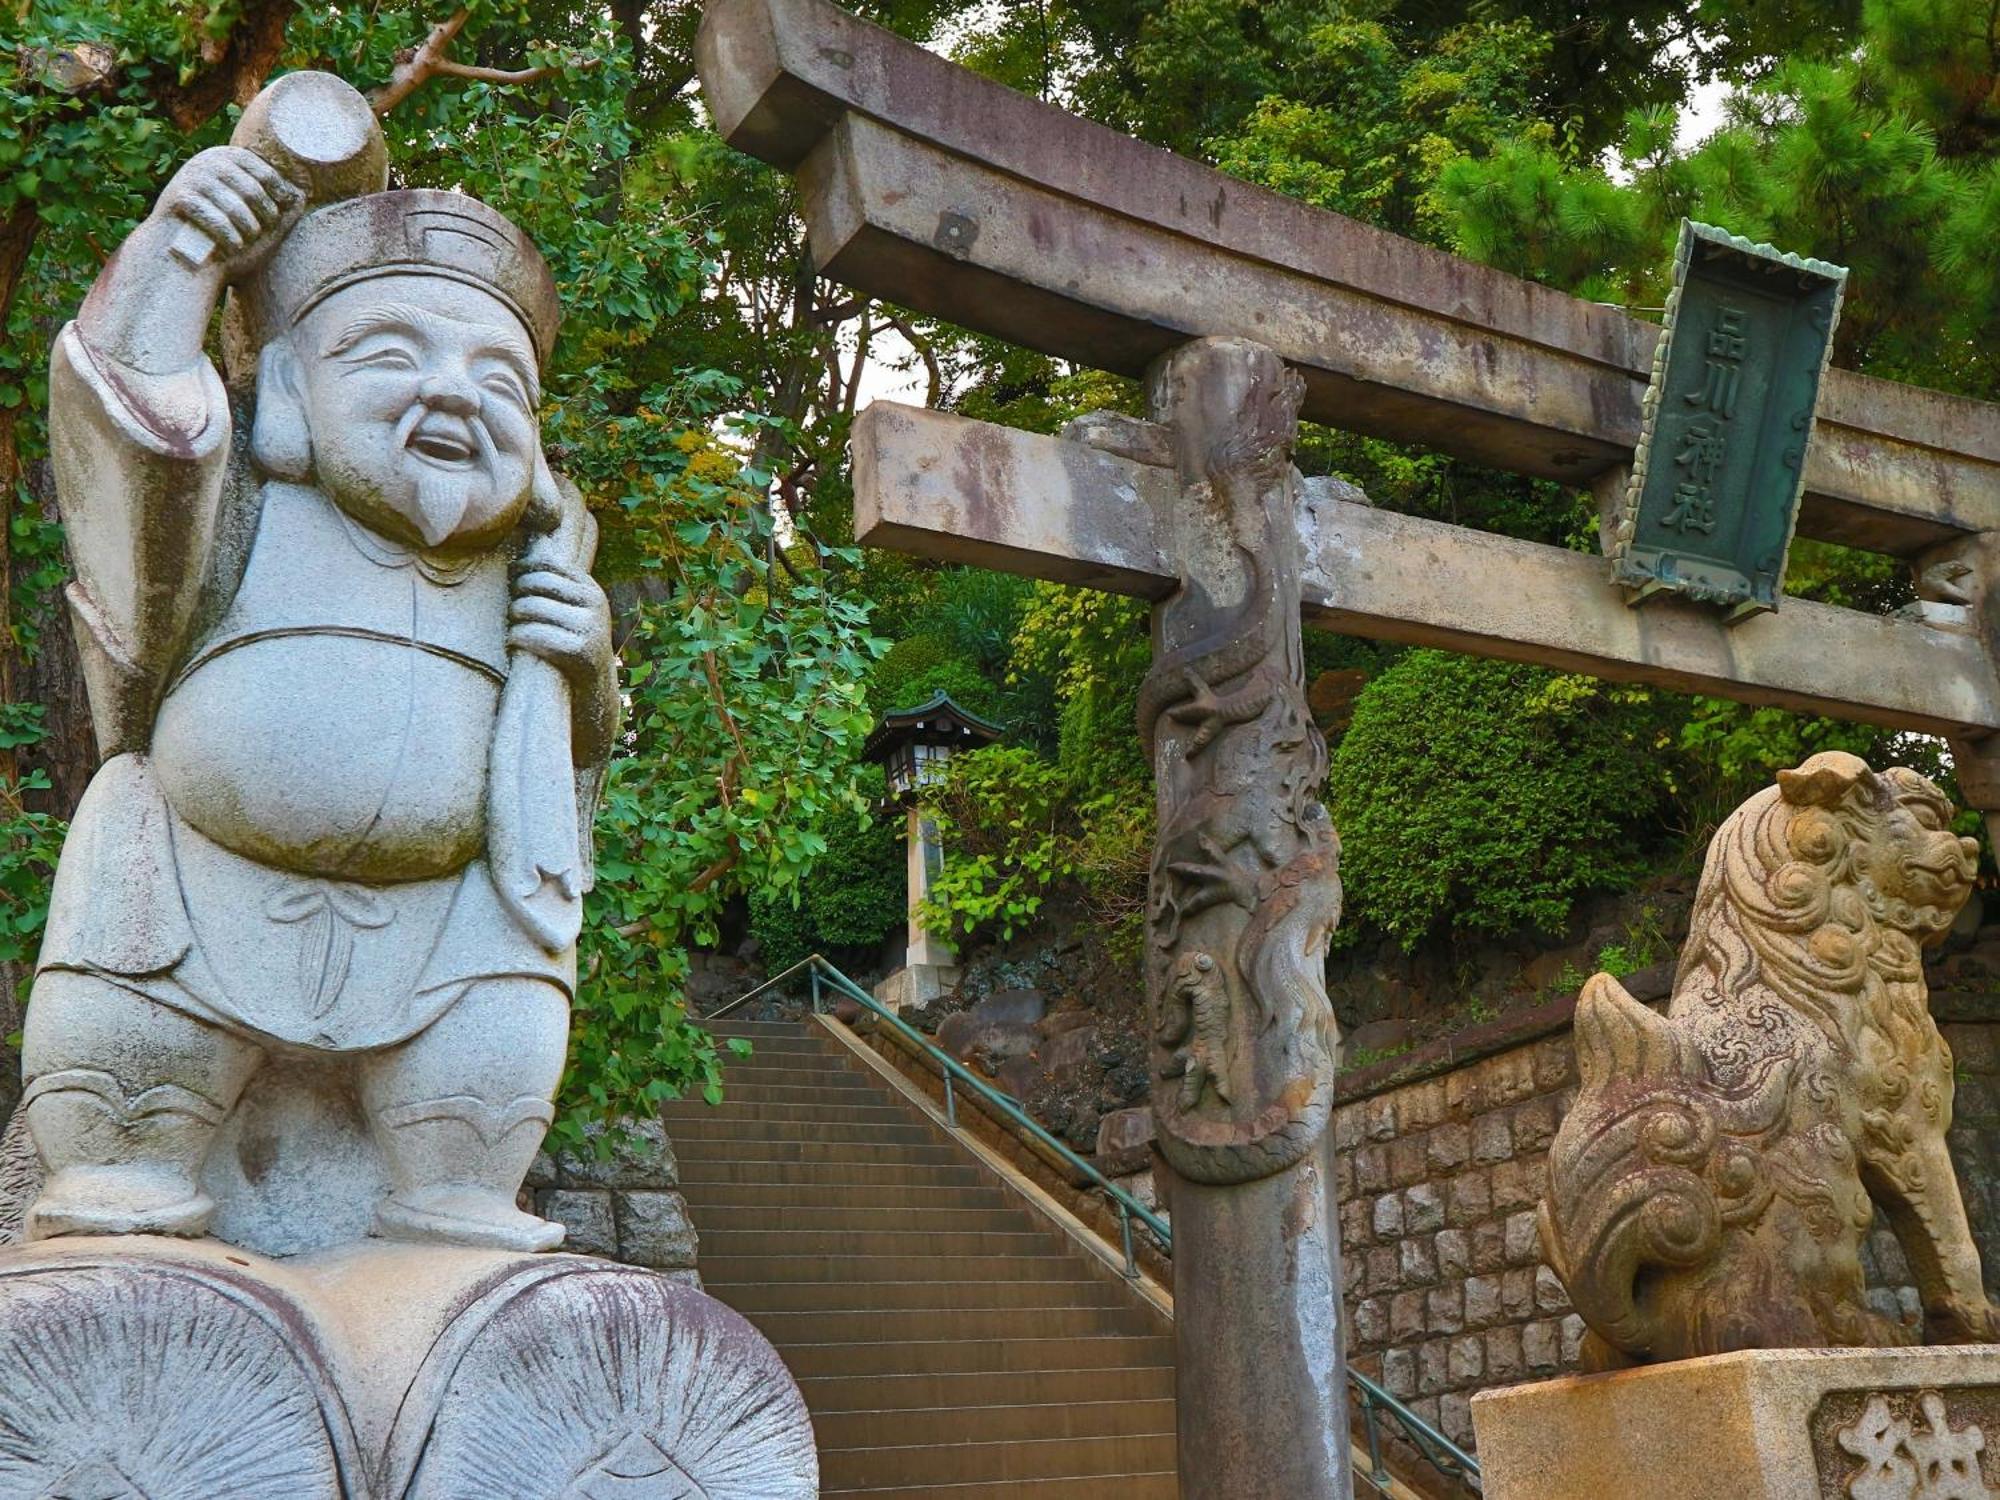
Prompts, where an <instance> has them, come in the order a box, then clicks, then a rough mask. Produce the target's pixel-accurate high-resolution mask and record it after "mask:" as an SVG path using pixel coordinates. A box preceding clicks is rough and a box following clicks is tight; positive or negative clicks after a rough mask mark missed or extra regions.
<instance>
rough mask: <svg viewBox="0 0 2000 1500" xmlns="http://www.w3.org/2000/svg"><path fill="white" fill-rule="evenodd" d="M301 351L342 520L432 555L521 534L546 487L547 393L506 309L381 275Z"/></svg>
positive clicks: (302, 391) (298, 366) (330, 311)
mask: <svg viewBox="0 0 2000 1500" xmlns="http://www.w3.org/2000/svg"><path fill="white" fill-rule="evenodd" d="M290 343H291V348H292V351H293V353H294V355H295V356H296V363H295V365H294V367H293V373H292V378H293V379H294V380H295V381H296V383H297V390H296V394H297V397H298V399H299V402H300V405H301V406H302V408H303V416H304V418H305V422H306V426H307V429H308V432H309V435H310V444H311V461H312V468H313V473H314V476H315V478H316V479H317V481H318V483H319V485H320V487H321V488H322V489H324V490H325V491H326V492H327V494H328V495H329V496H330V497H331V498H332V499H333V501H334V503H335V504H337V505H339V506H340V508H341V509H342V510H344V511H346V512H347V513H348V514H349V515H351V516H353V517H354V518H355V519H356V520H359V521H362V522H363V523H365V524H366V525H368V526H369V527H371V528H372V529H374V530H376V531H378V532H381V533H382V534H384V535H386V536H389V537H392V538H394V539H396V540H398V541H401V542H404V543H406V544H409V545H412V546H422V547H426V548H432V547H439V546H443V545H445V544H447V543H450V544H454V545H456V546H459V547H473V546H487V545H491V544H492V543H493V542H495V541H497V540H498V539H499V538H500V537H501V536H503V535H505V534H506V532H508V531H509V530H510V529H512V527H513V526H514V524H515V523H516V522H517V521H518V520H519V519H520V516H521V512H522V509H523V508H524V507H525V506H526V504H527V502H528V495H529V489H530V487H531V485H532V484H533V481H534V475H535V462H536V457H537V454H538V451H539V447H540V443H541V427H540V422H539V419H538V416H537V413H538V411H539V409H540V405H541V386H540V381H539V379H538V377H537V370H536V360H535V353H534V345H533V344H532V343H531V342H530V340H529V338H528V335H527V332H526V331H525V330H524V329H523V328H522V326H521V323H520V321H519V319H517V318H516V317H515V316H514V314H513V313H512V312H511V311H510V310H509V309H508V308H507V306H506V304H504V303H502V302H501V301H500V300H499V299H498V298H496V297H493V296H491V295H490V294H488V293H486V292H483V291H480V290H479V289H478V288H476V287H472V286H468V285H466V284H464V283H462V282H458V281H452V280H449V279H447V278H445V277H431V276H418V275H397V276H385V277H379V278H376V279H374V280H370V281H364V282H360V283H358V284H357V285H354V286H350V287H346V288H343V289H342V290H341V291H338V292H336V293H334V294H333V295H332V296H330V297H328V298H327V299H326V300H325V301H324V302H322V303H320V304H319V305H318V306H317V307H315V308H314V309H313V310H312V311H311V312H310V313H309V314H307V316H306V317H305V318H303V319H301V320H300V322H299V324H298V326H297V327H295V328H294V329H293V330H292V333H291V335H290ZM267 378H268V371H267ZM259 399H260V401H261V400H263V399H267V396H266V395H265V394H260V398H259Z"/></svg>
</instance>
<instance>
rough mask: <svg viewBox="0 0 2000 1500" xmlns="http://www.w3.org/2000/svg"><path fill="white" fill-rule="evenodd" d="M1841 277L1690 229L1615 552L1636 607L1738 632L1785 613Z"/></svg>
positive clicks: (1837, 270) (1678, 255) (1678, 261)
mask: <svg viewBox="0 0 2000 1500" xmlns="http://www.w3.org/2000/svg"><path fill="white" fill-rule="evenodd" d="M1846 282H1847V271H1846V269H1845V268H1844V267H1841V266H1833V265H1828V264H1827V263H1826V262H1825V261H1819V260H1809V259H1806V258H1804V257H1801V256H1796V255H1786V254H1782V253H1780V252H1779V251H1777V250H1774V249H1772V248H1771V247H1770V246H1769V245H1755V244H1752V243H1751V242H1750V241H1748V240H1745V239H1741V238H1739V237H1737V236H1735V235H1732V234H1730V233H1728V232H1727V231H1726V230H1722V229H1717V228H1715V227H1714V226H1712V225H1708V224H1696V223H1694V222H1692V221H1691V220H1686V219H1684V220H1682V221H1681V236H1680V244H1679V248H1678V249H1677V250H1676V252H1675V256H1674V286H1673V290H1672V291H1671V292H1670V293H1669V294H1668V297H1667V307H1666V323H1665V326H1664V327H1663V328H1662V330H1661V333H1660V341H1659V345H1658V348H1657V349H1656V351H1655V352H1654V356H1653V373H1652V380H1651V383H1650V384H1649V385H1648V386H1647V388H1646V400H1645V407H1644V425H1643V428H1642V430H1641V433H1640V438H1639V445H1638V448H1637V450H1636V451H1635V452H1634V454H1633V458H1632V477H1631V481H1630V483H1629V485H1628V486H1627V489H1626V493H1625V504H1624V508H1623V511H1622V513H1621V514H1620V515H1619V517H1618V520H1617V523H1616V525H1615V526H1614V527H1613V530H1612V535H1611V538H1610V541H1609V545H1608V548H1607V550H1608V552H1609V555H1610V557H1611V565H1612V574H1613V576H1614V577H1615V578H1616V579H1617V581H1618V582H1619V583H1620V584H1621V585H1622V586H1624V588H1625V589H1626V590H1627V591H1628V594H1629V596H1630V599H1631V602H1633V603H1635V604H1636V603H1640V602H1642V601H1643V600H1645V599H1647V598H1649V597H1651V596H1653V595H1655V594H1658V593H1662V592H1668V593H1675V594H1680V595H1683V596H1685V597H1687V598H1691V599H1695V600H1698V601H1701V602H1704V603H1708V604H1714V605H1718V606H1721V607H1722V608H1723V609H1724V610H1726V611H1727V612H1728V615H1729V617H1730V618H1732V619H1738V618H1742V617H1744V616H1746V615H1750V614H1755V613H1758V612H1760V611H1764V610H1773V609H1776V608H1777V607H1778V595H1779V593H1780V591H1781V590H1782V588H1783V587H1784V577H1785V554H1786V552H1787V551H1788V549H1789V548H1790V546H1791V540H1792V528H1793V524H1794V521H1795V520H1796V518H1797V515H1798V509H1799V498H1800V496H1801V494H1802V493H1803V492H1804V488H1805V460H1806V445H1807V443H1808V442H1809V441H1810V439H1811V436H1812V425H1813V412H1814V408H1815V406H1816V405H1817V403H1818V399H1819V385H1820V377H1821V376H1822V375H1823V374H1824V373H1825V370H1826V366H1827V359H1828V356H1829V355H1830V353H1831V352H1832V348H1833V330H1834V326H1835V324H1836V323H1837V322H1838V321H1839V318H1840V302H1841V295H1842V292H1843V289H1844V288H1845V286H1846Z"/></svg>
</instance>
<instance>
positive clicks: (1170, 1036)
mask: <svg viewBox="0 0 2000 1500" xmlns="http://www.w3.org/2000/svg"><path fill="white" fill-rule="evenodd" d="M1153 389H1154V396H1153V409H1154V413H1155V417H1156V420H1158V421H1159V422H1160V423H1161V424H1162V428H1163V430H1164V434H1165V441H1166V442H1168V443H1170V444H1171V445H1172V449H1173V454H1174V463H1175V466H1176V468H1177V469H1178V471H1179V475H1180V480H1181V483H1180V487H1179V495H1178V500H1177V502H1176V504H1175V506H1174V511H1175V514H1174V515H1173V516H1172V517H1171V518H1165V519H1167V520H1168V522H1169V524H1168V525H1166V526H1165V527H1163V530H1164V532H1165V533H1166V535H1167V536H1168V537H1169V538H1170V540H1171V544H1172V546H1173V548H1174V551H1173V554H1172V555H1174V556H1175V557H1176V559H1177V560H1178V563H1179V567H1180V574H1181V576H1180V585H1179V587H1178V588H1177V589H1176V591H1175V592H1174V593H1173V595H1172V596H1171V597H1169V598H1168V599H1166V600H1165V601H1164V602H1162V603H1161V604H1160V605H1159V606H1157V608H1156V609H1155V610H1154V627H1153V635H1154V664H1153V668H1152V670H1151V672H1150V673H1148V675H1147V677H1146V679H1145V682H1144V683H1143V685H1142V687H1141V689H1140V693H1139V710H1138V719H1139V733H1140V736H1141V738H1142V740H1143V742H1144V743H1145V745H1146V747H1147V750H1148V753H1149V754H1150V755H1151V757H1152V759H1153V763H1154V769H1155V774H1156V780H1157V785H1158V795H1159V825H1160V826H1159V839H1158V843H1157V845H1156V846H1155V850H1154V856H1153V864H1152V871H1151V883H1150V890H1149V901H1148V912H1147V942H1146V969H1147V988H1148V992H1149V994H1150V995H1151V997H1152V1000H1153V1016H1154V1033H1153V1043H1154V1049H1153V1064H1154V1073H1155V1079H1156V1083H1155V1088H1154V1101H1153V1109H1154V1114H1155V1116H1156V1117H1157V1122H1158V1143H1159V1148H1160V1151H1161V1153H1162V1154H1163V1155H1164V1156H1165V1157H1166V1159H1167V1161H1168V1163H1169V1164H1170V1165H1171V1166H1172V1167H1173V1168H1174V1170H1175V1171H1176V1172H1178V1173H1179V1174H1180V1175H1181V1176H1182V1177H1184V1178H1186V1179H1188V1180H1190V1181H1194V1182H1203V1183H1231V1182H1249V1181H1254V1180H1256V1179H1258V1178H1261V1177H1266V1176H1270V1175H1272V1174H1274V1173H1277V1172H1280V1171H1283V1170H1284V1169H1285V1168H1287V1167H1289V1166H1291V1165H1293V1164H1294V1163H1296V1162H1298V1161H1299V1160H1301V1159H1302V1158H1303V1157H1304V1156H1305V1155H1306V1154H1307V1153H1308V1152H1309V1151H1310V1150H1311V1149H1312V1148H1313V1146H1314V1144H1315V1143H1316V1142H1317V1141H1318V1140H1319V1138H1320V1137H1321V1135H1322V1134H1323V1133H1324V1131H1325V1129H1326V1126H1327V1123H1328V1119H1329V1116H1330V1114H1331V1111H1332V1105H1333V1083H1334V1049H1335V1045H1336V1043H1337V1041H1338V1032H1337V1029H1336V1027H1335V1023H1334V1019H1333V1012H1332V1008H1331V1007H1330V1006H1329V1004H1328V1002H1327V996H1326V980H1325V957H1326V945H1327V939H1328V936H1329V934H1330V933H1331V932H1332V930H1333V928H1334V926H1335V924H1336V923H1338V921H1339V920H1340V904H1341V889H1340V876H1339V857H1340V841H1339V839H1338V838H1337V837H1336V835H1335V833H1334V829H1333V823H1332V820H1331V819H1330V818H1329V817H1328V815H1327V811H1326V808H1325V807H1324V806H1323V805H1322V803H1321V802H1320V800H1319V794H1320V788H1321V786H1322V785H1323V784H1324V782H1325V779H1326V743H1325V740H1324V739H1323V738H1322V737H1321V735H1320V733H1319V730H1318V728H1317V727H1316V726H1315V725H1314V723H1313V721H1312V716H1311V713H1310V712H1309V710H1308V708H1307V705H1306V696H1305V683H1304V660H1303V651H1302V647H1301V643H1300V638H1299V571H1300V550H1301V549H1300V544H1299V538H1298V527H1297V522H1296V513H1297V509H1298V505H1299V502H1300V479H1299V476H1298V472H1297V470H1296V469H1294V468H1293V467H1292V461H1291V454H1292V446H1293V443H1294V441H1295V439H1296V436H1297V431H1298V411H1299V403H1300V400H1301V398H1302V396H1303V393H1304V391H1303V384H1302V382H1301V381H1300V379H1299V377H1298V375H1297V374H1296V373H1295V372H1293V371H1291V370H1289V369H1287V368H1286V367H1285V365H1284V363H1283V362H1282V361H1281V360H1280V359H1279V358H1278V357H1277V356H1276V355H1275V354H1274V353H1272V352H1271V351H1270V350H1269V349H1266V348H1264V347H1263V346H1262V345H1258V344H1255V343H1251V342H1249V341H1247V340H1241V339H1201V340H1197V341H1195V342H1193V343H1191V344H1188V345H1185V346H1184V347H1182V348H1181V349H1179V350H1177V351H1175V352H1174V353H1173V354H1172V355H1170V356H1168V357H1167V358H1166V359H1165V360H1164V361H1162V363H1161V365H1160V367H1159V368H1158V369H1157V371H1156V372H1155V375H1154V382H1153Z"/></svg>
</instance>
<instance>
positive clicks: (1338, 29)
mask: <svg viewBox="0 0 2000 1500" xmlns="http://www.w3.org/2000/svg"><path fill="white" fill-rule="evenodd" d="M1549 50H1550V41H1549V38H1548V37H1546V36H1544V35H1542V34H1540V33H1538V32H1536V31H1534V30H1533V29H1532V28H1531V27H1529V26H1527V25H1526V24H1524V23H1522V22H1520V21H1503V20H1489V19H1484V18H1481V19H1478V20H1474V21H1472V22H1470V23H1469V24H1467V25H1464V26H1459V27H1454V28H1452V29H1451V30H1449V31H1446V32H1445V33H1443V34H1442V35H1441V36H1439V37H1437V38H1435V39H1434V40H1433V41H1432V42H1431V43H1430V44H1429V45H1427V46H1425V47H1423V48H1421V49H1418V48H1411V47H1409V46H1408V45H1407V44H1406V43H1399V40H1398V38H1397V37H1396V36H1395V35H1394V34H1392V32H1391V31H1390V29H1389V28H1388V27H1387V26H1385V25H1384V24H1383V23H1382V22H1380V21H1358V20H1353V19H1349V18H1347V17H1346V16H1341V17H1340V18H1339V19H1334V20H1329V21H1326V22H1324V23H1322V24H1319V25H1315V26H1313V27H1311V29H1310V30H1308V31H1307V32H1306V34H1305V36H1304V38H1303V41H1302V43H1301V50H1300V55H1299V56H1298V58H1297V59H1296V61H1295V64H1294V66H1295V69H1296V71H1297V73H1298V75H1299V76H1300V77H1301V78H1311V79H1312V80H1314V82H1313V85H1312V87H1311V88H1310V89H1309V90H1306V91H1304V93H1303V96H1302V97H1301V96H1295V95H1291V94H1275V93H1274V94H1267V95H1266V96H1265V97H1264V98H1263V99H1261V100H1259V101H1258V103H1257V104H1256V106H1255V107H1254V108H1253V109H1252V110H1251V111H1250V113H1249V114H1248V115H1247V116H1246V117H1245V118H1244V119H1243V121H1242V122H1241V123H1240V124H1238V125H1237V126H1236V128H1235V129H1234V130H1233V131H1231V132H1230V133H1228V134H1227V135H1224V136H1221V137H1219V138H1218V139H1216V140H1215V141H1213V142H1211V143H1210V147H1211V150H1212V151H1213V153H1214V155H1215V159H1216V164H1217V165H1218V166H1220V167H1221V168H1222V170H1223V171H1225V172H1230V173H1233V174H1234V175H1236V176H1238V177H1244V178H1247V179H1249V180H1250V181H1252V182H1257V183H1261V184H1263V185H1264V186H1266V187H1269V188H1273V189H1275V190H1277V191H1278V192H1281V193H1285V194H1288V195H1290V196H1291V197H1294V198H1302V199H1304V200H1305V201H1307V202H1309V203H1316V204H1318V205H1319V206H1320V207H1322V208H1331V209H1335V210H1337V211H1338V212H1340V213H1344V214H1350V215H1352V216H1354V217H1357V218H1361V219H1366V220H1367V221H1368V222H1370V223H1372V224H1379V225H1381V226H1382V227H1384V228H1387V229H1393V230H1395V231H1396V232H1398V233H1399V234H1409V235H1415V236H1416V237H1417V238H1419V239H1425V240H1433V241H1436V240H1441V239H1442V238H1443V237H1444V236H1445V235H1446V234H1447V233H1448V228H1449V226H1448V223H1447V222H1446V221H1445V220H1444V219H1443V218H1442V217H1441V215H1440V212H1439V207H1438V205H1437V204H1436V203H1434V202H1433V201H1432V199H1431V189H1432V187H1433V186H1434V184H1435V182H1436V180H1437V176H1438V173H1439V172H1440V171H1441V170H1442V169H1443V168H1444V166H1445V165H1446V164H1447V163H1449V162H1451V161H1453V160H1456V159H1457V158H1458V157H1460V156H1464V155H1468V154H1477V153H1480V152H1483V151H1484V150H1485V149H1486V148H1487V147H1488V146H1489V144H1490V143H1491V142H1492V141H1493V140H1494V139H1496V138H1498V137H1502V136H1505V135H1507V134H1510V133H1512V132H1514V131H1517V130H1521V129H1524V128H1527V127H1529V126H1531V125H1533V124H1534V123H1535V121H1536V102H1537V101H1536V99H1535V95H1534V84H1535V80H1536V77H1537V73H1538V70H1539V69H1540V67H1541V66H1542V64H1543V63H1544V61H1545V60H1546V58H1547V56H1548V53H1549Z"/></svg>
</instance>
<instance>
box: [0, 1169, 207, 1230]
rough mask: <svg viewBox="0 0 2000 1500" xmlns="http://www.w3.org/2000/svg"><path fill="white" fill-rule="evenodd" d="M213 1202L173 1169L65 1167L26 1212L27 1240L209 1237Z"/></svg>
mask: <svg viewBox="0 0 2000 1500" xmlns="http://www.w3.org/2000/svg"><path fill="white" fill-rule="evenodd" d="M214 1212H215V1200H214V1199H213V1198H211V1197H209V1196H208V1194H206V1193H204V1192H202V1191H200V1190H199V1189H198V1188H195V1187H194V1186H193V1184H191V1183H190V1182H189V1181H188V1180H187V1178H185V1177H183V1176H182V1175H180V1174H179V1173H177V1172H174V1171H171V1170H161V1169H157V1168H151V1167H144V1166H121V1167H67V1168H65V1169H63V1170H62V1171H60V1172H58V1173H56V1174H55V1176H54V1177H52V1178H50V1179H49V1181H48V1183H47V1184H46V1185H45V1186H44V1187H43V1188H42V1193H41V1196H40V1197H39V1198H37V1199H36V1200H35V1202H34V1205H33V1206H32V1207H31V1208H30V1209H29V1210H28V1219H27V1234H28V1238H29V1239H31V1240H43V1239H52V1238H54V1237H55V1236H57V1235H64V1234H169V1235H180V1236H183V1237H193V1236H198V1235H202V1234H206V1233H207V1232H208V1221H209V1217H210V1216H211V1215H212V1214H213V1213H214Z"/></svg>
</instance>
